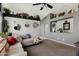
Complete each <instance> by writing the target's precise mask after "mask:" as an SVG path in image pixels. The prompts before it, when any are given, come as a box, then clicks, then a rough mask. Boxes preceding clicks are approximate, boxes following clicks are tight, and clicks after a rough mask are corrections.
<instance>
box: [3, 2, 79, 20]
mask: <svg viewBox="0 0 79 59" xmlns="http://www.w3.org/2000/svg"><path fill="white" fill-rule="evenodd" d="M32 4H33V3H3V4H2V6H3V7H7V8H9V9H11V10H12V11H14V12H15V13H17V12H26V13H28V14H30V15H37V14H38V15H40V17H41V19H43V18H44V17H45V16H46V15H47V14H49V13H59V12H62V11H67V10H69V9H75V10H76V11H77V10H78V4H77V3H50V5H52V6H53V9H49V8H48V7H44V9H43V10H42V11H41V10H40V8H41V6H42V5H37V6H33V5H32Z"/></svg>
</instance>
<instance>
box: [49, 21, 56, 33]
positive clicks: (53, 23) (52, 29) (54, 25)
mask: <svg viewBox="0 0 79 59" xmlns="http://www.w3.org/2000/svg"><path fill="white" fill-rule="evenodd" d="M50 32H56V22H53V21H51V22H50Z"/></svg>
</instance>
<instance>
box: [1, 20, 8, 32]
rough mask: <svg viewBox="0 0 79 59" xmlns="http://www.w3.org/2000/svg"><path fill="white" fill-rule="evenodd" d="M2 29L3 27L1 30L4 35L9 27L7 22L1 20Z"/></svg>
mask: <svg viewBox="0 0 79 59" xmlns="http://www.w3.org/2000/svg"><path fill="white" fill-rule="evenodd" d="M2 27H3V28H2V32H4V33H6V32H8V29H9V26H8V22H7V20H5V19H3V21H2Z"/></svg>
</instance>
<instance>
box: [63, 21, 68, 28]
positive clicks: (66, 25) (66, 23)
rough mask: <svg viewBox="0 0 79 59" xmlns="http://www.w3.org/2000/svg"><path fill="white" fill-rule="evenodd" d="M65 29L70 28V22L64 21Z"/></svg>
mask: <svg viewBox="0 0 79 59" xmlns="http://www.w3.org/2000/svg"><path fill="white" fill-rule="evenodd" d="M63 30H70V22H68V21H65V23H63Z"/></svg>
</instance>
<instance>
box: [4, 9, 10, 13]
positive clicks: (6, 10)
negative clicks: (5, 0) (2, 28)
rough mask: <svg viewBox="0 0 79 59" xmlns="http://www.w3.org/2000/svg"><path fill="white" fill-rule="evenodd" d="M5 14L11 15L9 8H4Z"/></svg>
mask: <svg viewBox="0 0 79 59" xmlns="http://www.w3.org/2000/svg"><path fill="white" fill-rule="evenodd" d="M3 10H4V13H5V14H10V12H11V11H10V10H9V9H8V8H3Z"/></svg>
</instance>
